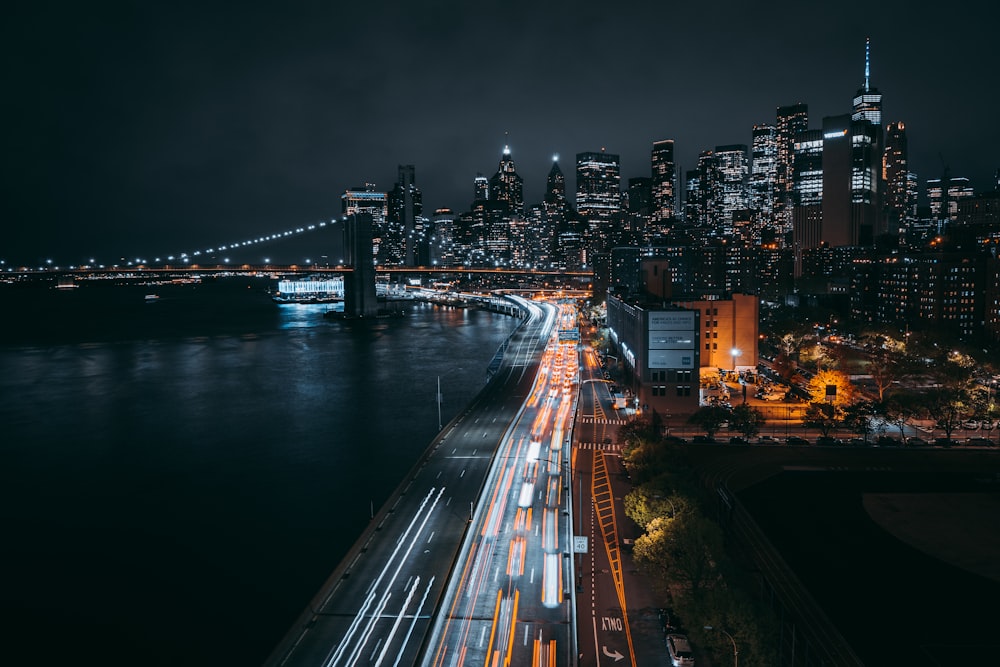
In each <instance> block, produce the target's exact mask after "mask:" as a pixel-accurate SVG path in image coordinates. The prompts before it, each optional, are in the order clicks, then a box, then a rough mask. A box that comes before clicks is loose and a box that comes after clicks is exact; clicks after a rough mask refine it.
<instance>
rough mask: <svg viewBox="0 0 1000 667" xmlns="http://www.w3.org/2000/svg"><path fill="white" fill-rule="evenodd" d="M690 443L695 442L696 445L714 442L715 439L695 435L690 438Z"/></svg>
mask: <svg viewBox="0 0 1000 667" xmlns="http://www.w3.org/2000/svg"><path fill="white" fill-rule="evenodd" d="M691 442H697V443H706V442H715V438H710V437H708V436H707V435H696V436H694V437H693V438H691Z"/></svg>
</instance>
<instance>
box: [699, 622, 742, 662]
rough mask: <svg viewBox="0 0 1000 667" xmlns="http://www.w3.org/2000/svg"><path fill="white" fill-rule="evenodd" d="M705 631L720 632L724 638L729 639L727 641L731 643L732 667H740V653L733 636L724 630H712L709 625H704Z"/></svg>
mask: <svg viewBox="0 0 1000 667" xmlns="http://www.w3.org/2000/svg"><path fill="white" fill-rule="evenodd" d="M705 629H706V630H718V631H719V632H721V633H722V634H724V635H725V636H727V637H729V641H731V642H732V643H733V667H740V651H739V649H738V648H736V640H735V639H733V636H732V635H731V634H729V633H728V632H726V631H725V630H723V629H722V628H713V627H712V626H711V625H706V626H705Z"/></svg>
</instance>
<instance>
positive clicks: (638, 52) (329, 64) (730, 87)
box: [0, 0, 1000, 266]
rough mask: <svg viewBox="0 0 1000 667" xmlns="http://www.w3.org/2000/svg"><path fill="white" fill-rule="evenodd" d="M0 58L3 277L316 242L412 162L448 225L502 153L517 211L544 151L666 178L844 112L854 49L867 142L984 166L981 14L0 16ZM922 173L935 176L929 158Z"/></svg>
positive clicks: (991, 40)
mask: <svg viewBox="0 0 1000 667" xmlns="http://www.w3.org/2000/svg"><path fill="white" fill-rule="evenodd" d="M18 5H20V6H19V7H18V8H16V9H14V10H13V11H12V10H10V9H8V10H6V12H5V17H4V20H3V22H2V27H0V49H2V51H3V59H2V65H0V66H2V68H3V95H2V100H3V102H2V104H0V114H2V121H3V127H4V129H5V132H4V145H3V149H2V160H3V175H2V186H0V187H2V188H3V192H2V195H0V202H2V203H0V207H2V208H0V211H2V218H3V229H4V234H3V237H2V238H3V240H2V241H0V259H2V260H4V261H5V262H6V263H7V264H6V265H7V266H11V265H12V264H13V265H19V264H21V263H24V264H31V265H33V264H36V263H41V262H43V261H44V259H46V258H51V259H53V260H54V261H55V262H57V263H63V264H72V263H79V262H82V261H86V260H87V259H89V258H91V257H94V258H97V259H98V261H104V262H110V261H117V260H118V258H119V257H121V256H124V257H137V258H138V257H142V258H151V257H153V256H154V255H166V254H169V253H178V252H181V251H191V250H193V249H198V248H202V247H212V246H215V245H219V244H222V243H229V242H233V241H238V240H241V239H244V238H251V237H255V236H257V235H261V234H268V233H272V232H278V231H281V230H284V229H289V228H294V227H298V226H304V225H307V224H310V223H314V222H317V221H320V220H328V219H330V218H332V217H335V216H337V215H339V214H340V195H341V194H342V193H343V191H344V190H345V189H347V188H349V187H353V186H358V185H361V184H363V183H365V182H371V183H374V184H375V185H376V186H377V187H378V188H379V189H382V190H387V189H390V188H391V187H392V185H393V183H394V182H395V180H396V169H397V165H399V164H413V165H415V166H416V181H417V185H418V186H419V187H420V188H421V190H422V192H423V195H424V206H425V213H428V212H432V211H433V209H435V208H438V207H450V208H452V209H453V210H455V211H456V212H460V211H464V210H467V208H468V207H469V205H470V203H471V199H472V182H473V179H474V178H475V176H476V174H477V173H478V172H482V173H483V174H485V175H487V176H488V175H491V174H493V173H494V172H495V171H496V168H497V162H498V160H499V157H500V153H501V150H502V148H503V146H504V144H509V145H510V148H511V151H512V156H513V158H514V161H515V164H516V165H517V170H518V173H519V174H521V176H522V177H523V178H524V194H525V200H526V202H527V203H529V204H531V203H536V202H538V201H540V200H541V198H542V193H543V188H544V184H545V176H546V174H547V173H548V170H549V167H550V165H551V159H552V155H553V154H558V155H559V156H560V165H561V166H562V169H563V171H564V172H565V173H566V174H567V177H568V182H567V186H568V190H570V191H571V192H572V191H573V190H574V188H575V179H574V177H573V171H574V160H575V157H574V156H575V154H576V153H577V152H582V151H596V150H600V149H601V148H606V149H607V151H609V152H611V153H617V154H619V155H620V156H621V164H622V181H623V185H624V184H625V182H626V180H627V179H628V178H629V177H634V176H648V175H649V171H650V167H649V152H650V149H651V146H652V142H653V141H655V140H659V139H674V140H675V142H676V160H677V163H678V165H679V167H680V169H682V170H686V169H691V168H693V167H694V166H695V161H696V159H697V155H698V153H699V152H700V151H702V150H707V149H712V148H714V147H715V146H716V145H724V144H735V143H745V144H748V145H749V144H750V138H751V137H750V132H751V127H752V125H753V124H754V123H761V122H769V123H773V122H774V119H775V109H776V107H778V106H781V105H787V104H794V103H796V102H805V103H807V104H808V105H809V114H810V127H813V128H818V127H819V126H820V123H821V119H822V117H823V116H828V115H838V114H842V113H848V112H849V111H850V109H851V100H852V97H853V95H854V93H855V91H856V90H857V89H858V88H859V87H860V86H861V85H862V83H863V77H864V45H865V38H866V37H871V40H872V47H871V48H872V75H871V81H872V85H873V86H875V87H876V88H878V89H879V91H880V92H881V93H882V94H883V96H884V97H883V109H884V112H883V124H885V123H888V122H890V121H896V120H901V121H903V122H904V123H906V126H907V132H908V137H909V145H910V155H911V169H912V170H913V171H916V172H917V174H918V175H919V178H920V183H921V189H922V188H923V183H924V181H925V180H926V179H927V178H929V177H939V176H940V175H941V173H942V165H943V163H947V164H948V166H950V168H951V174H952V175H953V176H967V177H969V178H970V179H972V184H973V186H974V187H975V188H976V190H977V191H980V190H986V189H989V188H991V187H992V178H993V174H994V171H995V170H996V169H997V168H998V167H1000V151H998V148H1000V130H998V126H1000V123H998V122H997V113H998V112H997V109H998V108H1000V105H998V95H1000V93H998V88H1000V86H998V83H997V80H998V79H997V72H996V62H997V52H996V43H995V36H996V25H997V24H998V20H1000V9H998V5H997V4H996V3H992V2H962V1H957V2H949V3H947V6H946V7H943V8H936V9H935V8H932V6H931V5H928V3H913V2H903V1H896V2H878V3H868V4H866V5H864V6H855V5H852V4H850V3H825V4H819V3H805V2H801V0H800V1H798V2H777V3H748V2H732V1H729V0H725V1H722V2H711V3H707V2H691V3H674V2H663V1H662V0H660V1H657V2H620V3H614V2H591V1H578V2H561V1H560V2H548V1H545V0H531V1H528V2H522V1H521V0H508V1H505V2H490V3H483V2H468V1H463V2H440V1H426V0H422V1H415V2H410V3H400V2H378V1H374V2H371V1H366V2H353V3H345V2H340V1H339V0H336V1H334V0H330V1H327V2H307V3H300V2H283V3H277V2H276V3H272V4H271V5H263V4H259V3H255V2H245V3H236V4H234V3H225V5H224V6H223V3H215V2H212V1H211V0H207V1H205V2H194V3H187V2H136V3H124V2H122V3H107V2H97V3H77V2H74V3H42V2H39V3H18ZM942 158H943V162H942Z"/></svg>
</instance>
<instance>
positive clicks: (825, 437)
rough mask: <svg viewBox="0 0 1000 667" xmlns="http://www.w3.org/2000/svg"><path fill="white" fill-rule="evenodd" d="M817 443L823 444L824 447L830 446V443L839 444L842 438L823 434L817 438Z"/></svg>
mask: <svg viewBox="0 0 1000 667" xmlns="http://www.w3.org/2000/svg"><path fill="white" fill-rule="evenodd" d="M816 444H817V445H822V446H824V447H829V446H830V445H839V444H840V440H837V439H836V438H834V437H832V436H829V435H821V436H820V437H818V438H816Z"/></svg>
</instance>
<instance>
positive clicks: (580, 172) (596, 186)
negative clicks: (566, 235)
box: [576, 151, 621, 264]
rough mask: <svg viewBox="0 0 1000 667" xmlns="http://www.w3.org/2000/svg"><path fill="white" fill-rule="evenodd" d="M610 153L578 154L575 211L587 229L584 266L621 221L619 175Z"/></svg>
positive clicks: (605, 242) (617, 162)
mask: <svg viewBox="0 0 1000 667" xmlns="http://www.w3.org/2000/svg"><path fill="white" fill-rule="evenodd" d="M619 164H620V163H619V161H618V156H617V155H614V154H613V153H605V152H604V151H601V152H600V153H577V155H576V208H577V212H578V213H579V215H580V218H581V219H582V220H583V222H584V224H585V225H586V229H585V232H584V233H585V234H586V235H587V239H586V243H585V247H586V248H587V257H586V262H587V263H588V264H590V263H591V262H592V261H593V258H592V255H593V254H595V253H598V252H602V251H603V250H604V249H605V247H606V244H607V241H608V239H609V238H610V237H611V232H612V230H613V229H614V227H615V225H616V224H618V222H619V220H620V218H621V173H620V166H619Z"/></svg>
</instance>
